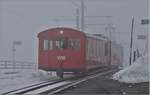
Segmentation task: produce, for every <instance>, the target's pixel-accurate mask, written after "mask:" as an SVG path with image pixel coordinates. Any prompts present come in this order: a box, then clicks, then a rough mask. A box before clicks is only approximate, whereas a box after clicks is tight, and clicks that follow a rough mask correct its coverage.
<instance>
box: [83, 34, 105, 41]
mask: <svg viewBox="0 0 150 95" xmlns="http://www.w3.org/2000/svg"><path fill="white" fill-rule="evenodd" d="M85 35H86V36H87V37H90V38H95V39H100V40H106V41H107V40H108V39H107V37H105V36H103V35H102V36H100V35H101V34H100V35H99V36H98V35H95V34H88V33H85Z"/></svg>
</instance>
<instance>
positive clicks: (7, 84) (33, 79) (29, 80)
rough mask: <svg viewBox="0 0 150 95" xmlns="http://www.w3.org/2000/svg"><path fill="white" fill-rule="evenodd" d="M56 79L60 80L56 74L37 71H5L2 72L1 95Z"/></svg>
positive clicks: (0, 78) (0, 74)
mask: <svg viewBox="0 0 150 95" xmlns="http://www.w3.org/2000/svg"><path fill="white" fill-rule="evenodd" d="M55 79H58V77H56V75H55V73H47V72H45V71H42V70H37V69H36V70H33V69H32V70H31V69H17V70H13V69H3V70H0V94H2V93H4V92H8V91H11V90H15V89H19V88H23V87H26V86H30V85H32V84H37V83H41V82H44V81H48V80H55Z"/></svg>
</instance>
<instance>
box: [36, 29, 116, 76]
mask: <svg viewBox="0 0 150 95" xmlns="http://www.w3.org/2000/svg"><path fill="white" fill-rule="evenodd" d="M38 38H39V57H38V63H39V69H43V70H46V71H56V73H57V75H58V76H59V77H61V78H63V74H64V72H73V73H75V74H85V73H86V72H87V71H89V70H91V69H95V68H99V67H103V66H109V65H111V62H110V61H111V58H110V55H111V53H110V51H111V49H110V41H109V40H108V39H107V38H106V37H104V36H102V35H92V34H86V33H84V32H81V31H78V30H75V29H71V28H65V27H61V28H52V29H48V30H46V31H43V32H40V33H39V34H38ZM117 64H118V63H117Z"/></svg>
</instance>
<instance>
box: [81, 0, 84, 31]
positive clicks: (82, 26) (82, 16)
mask: <svg viewBox="0 0 150 95" xmlns="http://www.w3.org/2000/svg"><path fill="white" fill-rule="evenodd" d="M81 31H84V0H81Z"/></svg>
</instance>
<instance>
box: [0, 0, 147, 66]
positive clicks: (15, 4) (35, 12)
mask: <svg viewBox="0 0 150 95" xmlns="http://www.w3.org/2000/svg"><path fill="white" fill-rule="evenodd" d="M148 2H149V1H148V0H85V15H86V16H112V18H111V19H110V20H108V19H105V18H97V19H96V18H95V19H94V18H92V19H87V18H85V23H102V24H103V23H107V22H111V23H113V24H114V27H115V28H116V32H115V33H112V38H113V39H115V40H116V41H117V42H118V43H121V44H122V45H123V47H124V53H125V54H124V59H125V63H126V64H127V63H128V60H129V59H128V58H129V42H130V31H131V20H132V17H133V16H134V18H135V27H134V39H135V40H134V49H136V48H139V49H140V50H141V52H142V50H143V49H142V48H144V41H139V40H137V35H139V34H148V26H147V25H141V24H140V20H141V19H143V18H148V12H149V10H148V6H149V5H148ZM77 7H80V0H0V60H12V42H13V41H18V40H19V41H22V45H20V46H16V50H17V51H16V60H22V61H31V62H37V54H38V38H37V34H38V33H39V32H41V31H42V30H45V29H48V28H52V27H55V26H69V27H73V28H75V27H76V25H75V24H76V21H75V20H74V21H55V20H54V19H75V18H76V8H77ZM104 28H105V27H104V26H86V29H85V31H86V32H88V33H102V34H105V35H107V33H106V32H105V31H104Z"/></svg>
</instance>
